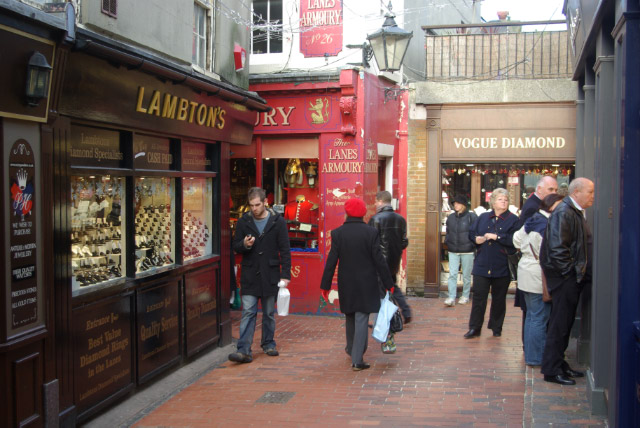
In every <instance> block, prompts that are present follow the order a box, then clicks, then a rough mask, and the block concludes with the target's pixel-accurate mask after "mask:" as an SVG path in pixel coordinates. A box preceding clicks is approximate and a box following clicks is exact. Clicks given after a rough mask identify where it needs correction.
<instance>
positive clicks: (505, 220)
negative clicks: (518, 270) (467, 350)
mask: <svg viewBox="0 0 640 428" xmlns="http://www.w3.org/2000/svg"><path fill="white" fill-rule="evenodd" d="M490 204H491V208H492V209H491V211H487V212H485V213H482V214H481V215H480V216H479V217H478V220H477V221H476V222H475V223H474V224H473V226H472V227H471V229H469V239H470V240H471V241H472V242H474V243H475V244H476V250H477V253H476V258H475V260H474V263H473V270H472V271H471V273H472V274H473V300H472V304H471V314H470V316H469V331H468V332H467V333H466V334H465V335H464V337H465V339H471V338H473V337H478V336H480V332H481V331H482V324H483V323H484V313H485V310H486V309H487V298H488V297H489V291H491V310H490V312H489V325H488V327H489V328H490V329H491V330H493V336H494V337H500V336H501V335H502V324H503V323H504V316H505V313H506V309H507V308H506V306H507V301H506V299H507V291H508V290H509V283H510V282H511V276H510V274H509V262H508V259H507V254H511V253H513V252H515V251H516V250H515V248H514V246H513V234H514V233H515V231H516V227H517V225H518V216H517V215H515V214H513V213H511V212H510V211H509V209H508V208H509V192H507V190H506V189H503V188H500V187H499V188H497V189H495V190H494V191H493V192H492V193H491V199H490Z"/></svg>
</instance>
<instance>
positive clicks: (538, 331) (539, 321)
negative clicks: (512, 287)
mask: <svg viewBox="0 0 640 428" xmlns="http://www.w3.org/2000/svg"><path fill="white" fill-rule="evenodd" d="M522 294H523V295H524V300H525V302H526V304H527V317H526V319H525V321H524V362H525V363H527V364H529V365H530V366H539V365H541V364H542V354H543V351H544V344H545V342H546V340H547V322H548V321H549V314H550V313H551V304H550V303H545V302H543V301H542V294H537V293H529V292H527V291H523V292H522Z"/></svg>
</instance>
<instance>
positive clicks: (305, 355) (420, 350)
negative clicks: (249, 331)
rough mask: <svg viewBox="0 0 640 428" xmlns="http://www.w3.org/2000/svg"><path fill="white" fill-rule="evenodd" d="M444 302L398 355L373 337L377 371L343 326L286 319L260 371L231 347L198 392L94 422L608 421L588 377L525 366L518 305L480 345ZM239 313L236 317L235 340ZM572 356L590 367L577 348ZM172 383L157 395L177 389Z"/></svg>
mask: <svg viewBox="0 0 640 428" xmlns="http://www.w3.org/2000/svg"><path fill="white" fill-rule="evenodd" d="M442 300H443V299H423V298H410V299H409V303H410V305H411V306H412V309H413V311H414V317H413V321H412V322H411V323H410V324H408V325H406V326H405V330H404V331H403V332H401V333H399V334H398V335H397V340H396V341H397V345H398V350H397V353H396V354H393V355H385V354H382V352H381V351H380V344H378V343H377V342H375V341H373V339H371V338H370V339H369V349H368V351H367V353H366V354H365V361H366V362H368V363H370V364H371V368H370V369H368V370H364V371H360V372H353V371H352V370H351V362H350V358H349V357H348V356H347V354H346V353H345V351H344V346H345V339H344V338H345V332H344V321H343V319H341V318H339V317H318V316H302V315H290V316H288V317H284V318H283V317H277V319H276V323H277V328H276V341H277V344H278V349H279V351H280V356H279V357H269V356H267V355H265V354H264V353H263V352H262V351H261V350H260V346H259V339H260V327H261V326H260V325H258V328H257V330H256V335H255V338H256V341H255V342H254V346H253V352H254V361H253V362H252V363H251V364H236V363H232V362H229V361H227V360H226V354H227V353H228V352H232V351H234V350H235V346H227V347H225V348H224V349H223V350H217V351H216V352H217V353H218V354H217V357H216V358H217V361H214V362H212V363H211V364H210V365H209V366H208V367H207V368H206V369H205V370H203V372H202V374H199V375H198V376H197V377H195V378H192V379H191V380H189V382H188V383H190V384H189V385H187V384H184V385H182V386H180V387H177V388H175V389H173V390H171V389H165V390H164V391H163V392H162V393H161V394H160V396H159V397H160V398H158V399H157V400H156V401H155V402H152V403H148V404H145V405H143V406H140V405H139V404H138V407H135V406H133V407H132V406H131V403H130V402H131V401H136V400H138V401H139V400H140V399H141V398H142V397H143V396H144V394H146V393H147V391H146V390H143V391H142V392H139V393H138V394H136V395H135V396H133V397H131V398H129V399H128V400H126V401H124V402H123V403H121V404H120V405H119V406H116V407H115V408H113V409H112V410H111V411H109V412H107V413H105V414H103V415H102V416H99V417H97V418H95V419H94V420H92V421H89V423H88V424H87V425H86V426H89V427H100V426H105V427H106V426H109V427H113V426H129V425H131V424H134V426H136V427H139V428H151V427H218V426H220V427H222V426H224V427H249V426H257V427H265V426H273V427H370V426H374V427H375V426H379V427H385V428H390V427H409V426H410V427H436V426H451V427H523V426H524V427H543V426H544V427H549V426H553V427H560V426H563V427H565V426H566V427H569V426H571V427H603V426H607V425H606V420H605V419H603V418H599V417H596V416H591V415H590V409H589V403H588V401H587V399H586V384H585V382H586V381H585V379H584V378H581V379H577V385H576V386H575V387H562V386H560V385H556V384H550V383H546V382H544V381H543V380H542V375H541V374H540V373H539V369H537V368H536V369H533V368H530V367H526V366H525V365H524V362H523V356H522V344H521V340H520V322H521V312H520V309H519V308H514V307H513V300H509V301H508V302H507V306H508V310H507V317H506V319H505V327H504V330H503V334H502V337H499V338H496V337H492V335H491V334H488V333H487V330H486V329H485V330H483V335H482V336H481V337H480V338H477V339H471V340H465V339H464V338H463V337H462V336H463V334H464V333H465V332H466V330H467V320H468V315H469V311H470V305H464V306H463V305H456V306H455V307H453V308H446V307H444V306H443V304H442ZM239 318H240V312H234V313H233V320H234V325H233V335H234V338H237V337H238V324H239ZM485 325H486V322H485ZM570 351H571V354H570V355H569V357H570V360H571V361H573V366H575V367H579V365H577V363H575V358H574V357H575V351H574V347H573V346H571V347H570ZM202 358H205V357H204V356H203V357H202ZM197 361H198V359H197V360H196V362H197ZM188 368H189V365H188V366H184V367H183V368H181V369H180V370H178V371H176V372H175V373H174V376H175V375H179V372H181V371H183V370H185V369H188ZM162 382H163V380H159V381H158V382H156V383H155V384H154V385H153V386H151V387H150V388H148V389H151V388H156V389H157V388H166V387H163V386H162V385H163V384H162ZM128 403H129V404H128ZM127 408H128V409H129V410H127ZM132 408H133V409H134V410H133V412H132V411H131V409H132ZM127 412H129V413H127Z"/></svg>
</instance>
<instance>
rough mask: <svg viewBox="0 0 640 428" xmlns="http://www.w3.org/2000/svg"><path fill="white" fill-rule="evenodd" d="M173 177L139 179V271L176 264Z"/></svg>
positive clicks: (137, 266)
mask: <svg viewBox="0 0 640 428" xmlns="http://www.w3.org/2000/svg"><path fill="white" fill-rule="evenodd" d="M173 186H174V183H173V179H172V178H166V177H137V178H136V179H135V195H134V202H135V218H134V222H135V238H134V239H135V241H134V244H135V264H136V273H143V272H144V273H147V272H152V271H155V270H157V269H159V268H161V267H163V266H168V265H172V264H174V263H175V262H174V260H175V253H174V246H173V227H172V225H173V216H172V214H171V213H172V212H173V211H174V209H173V208H174V206H173V194H174V191H173Z"/></svg>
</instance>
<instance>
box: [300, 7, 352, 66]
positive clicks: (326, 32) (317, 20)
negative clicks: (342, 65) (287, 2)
mask: <svg viewBox="0 0 640 428" xmlns="http://www.w3.org/2000/svg"><path fill="white" fill-rule="evenodd" d="M300 29H301V34H300V52H302V53H303V54H304V56H305V57H314V56H325V54H326V55H328V56H335V55H338V53H339V52H340V51H341V50H342V2H341V1H340V0H300Z"/></svg>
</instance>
